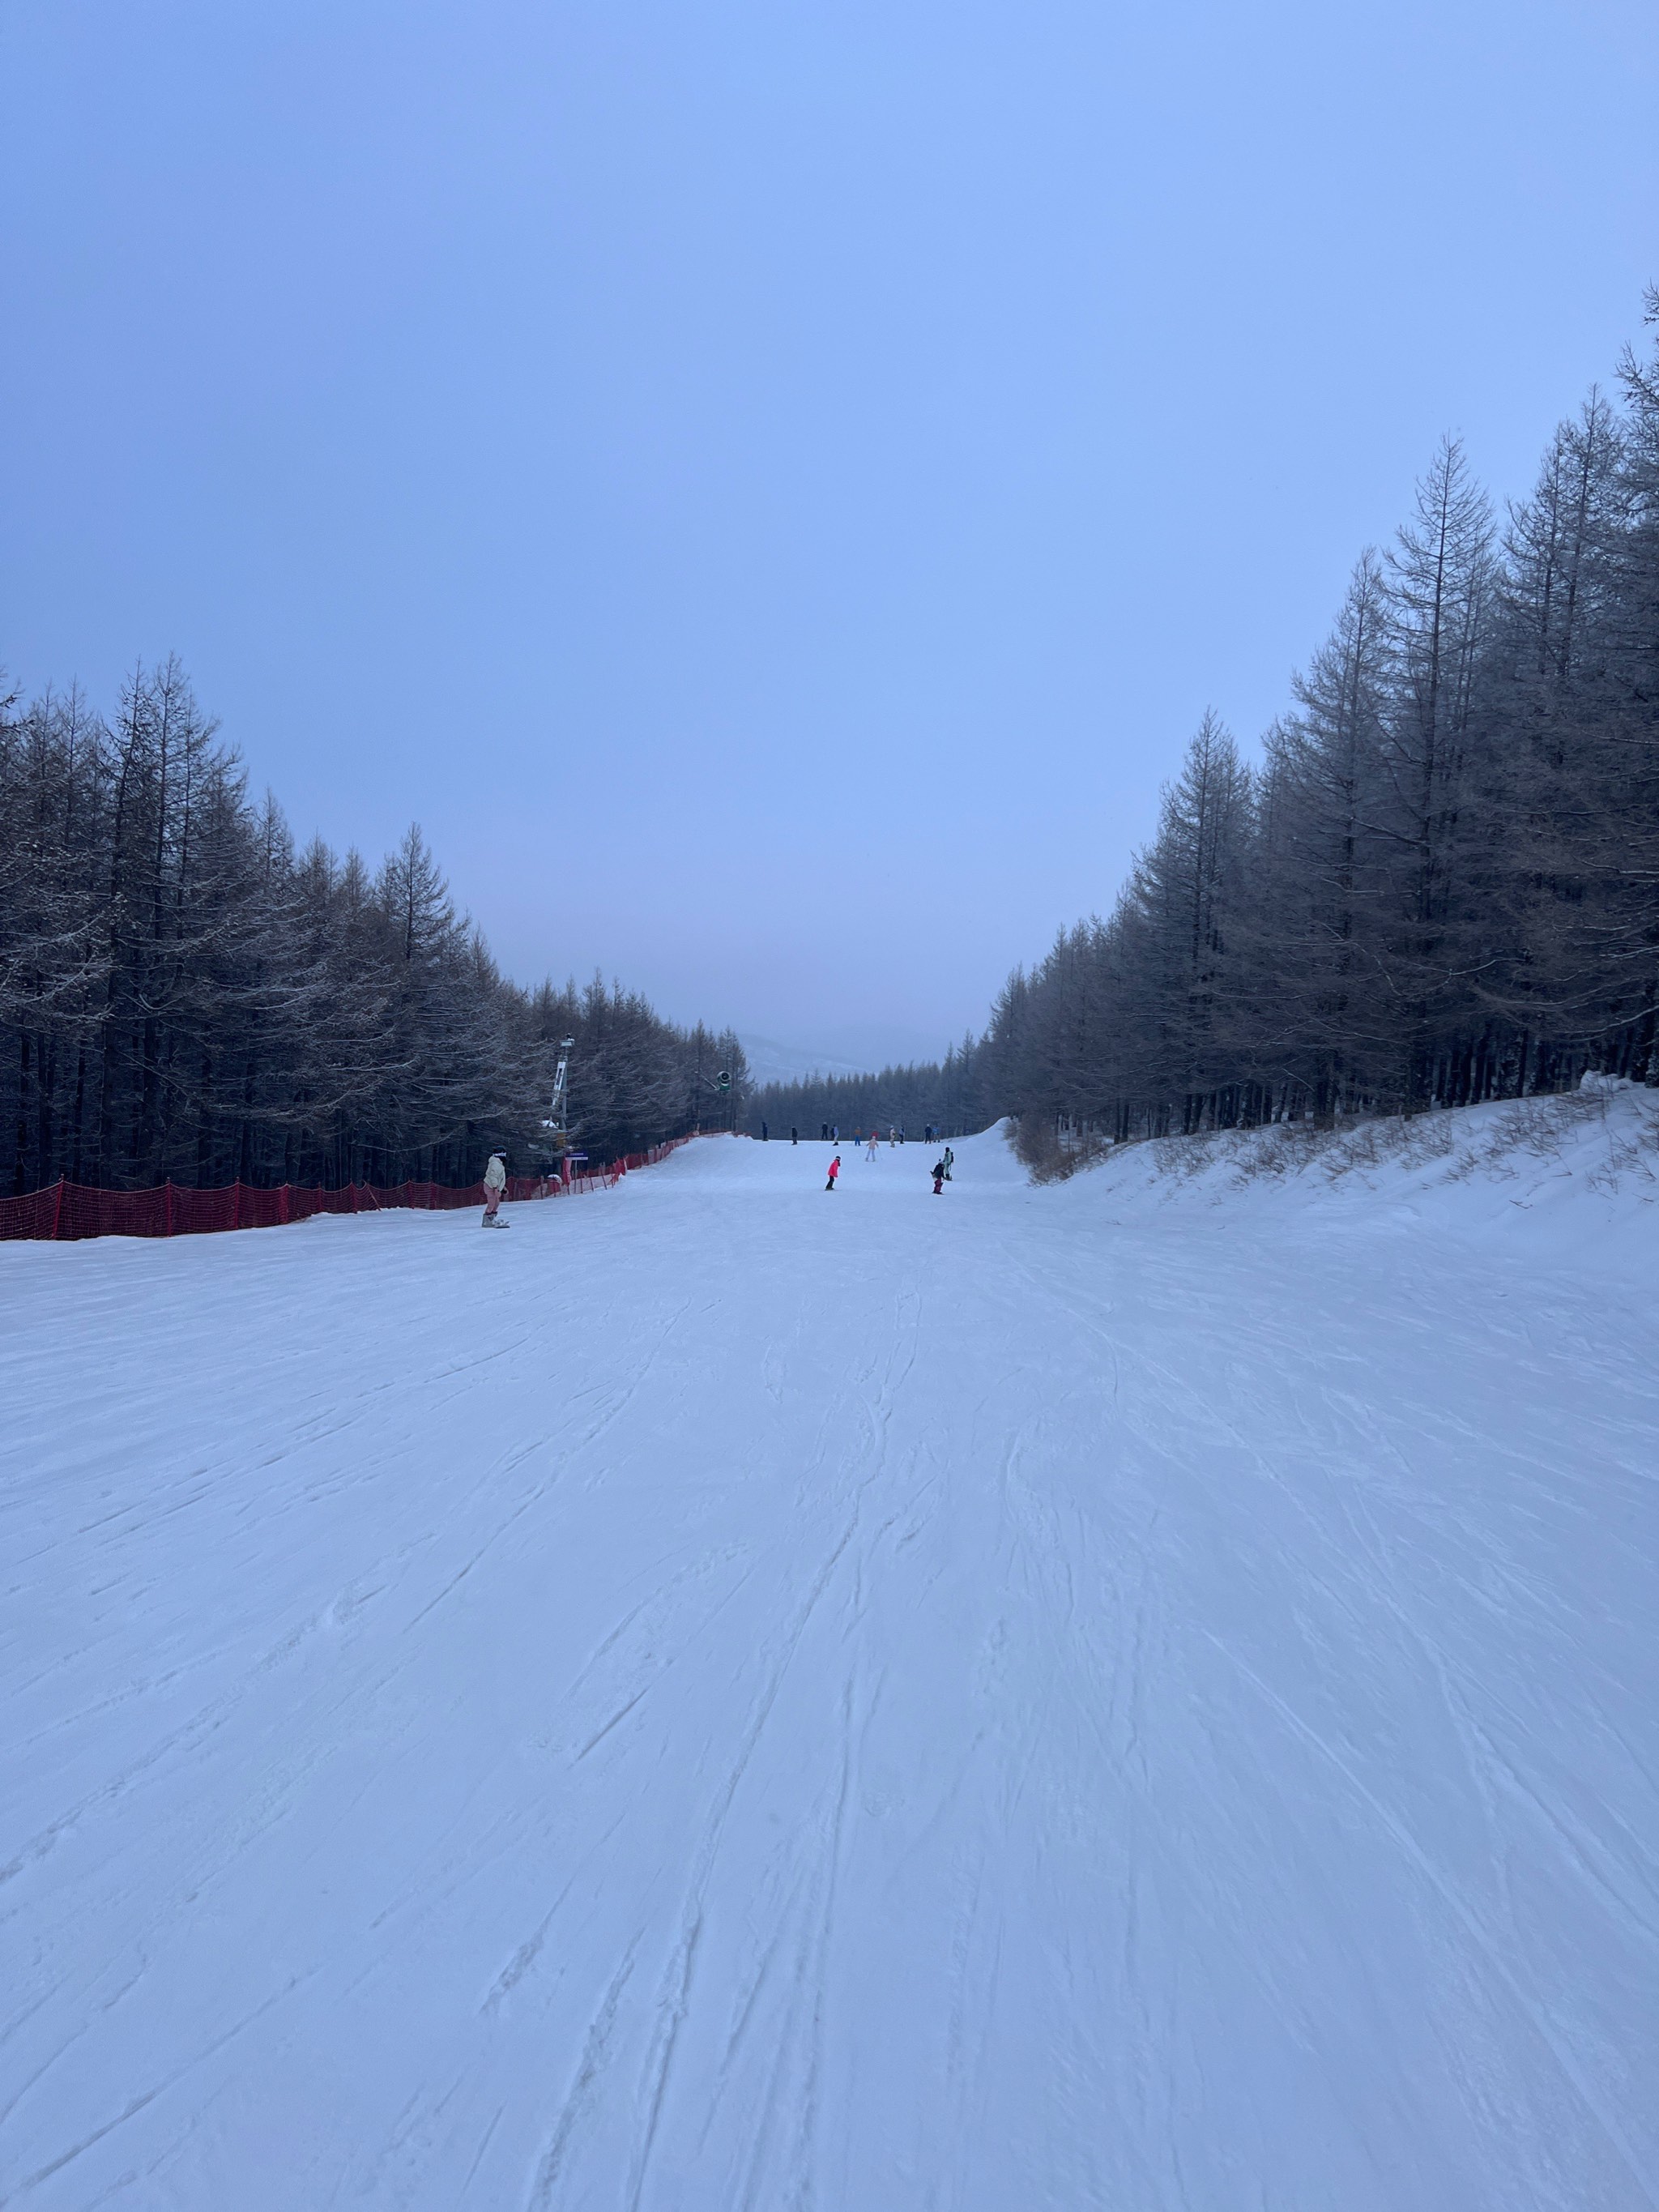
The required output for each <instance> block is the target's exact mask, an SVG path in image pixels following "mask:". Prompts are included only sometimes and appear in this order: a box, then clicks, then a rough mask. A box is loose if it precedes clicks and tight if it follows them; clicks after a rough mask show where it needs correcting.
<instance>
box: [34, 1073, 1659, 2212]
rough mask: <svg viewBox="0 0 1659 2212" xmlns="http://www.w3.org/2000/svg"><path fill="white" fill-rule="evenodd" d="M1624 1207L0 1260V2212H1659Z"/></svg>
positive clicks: (911, 1214) (347, 1243)
mask: <svg viewBox="0 0 1659 2212" xmlns="http://www.w3.org/2000/svg"><path fill="white" fill-rule="evenodd" d="M1614 1103H1615V1108H1616V1110H1617V1111H1618V1112H1620V1113H1626V1114H1627V1115H1628V1114H1633V1113H1634V1112H1635V1111H1636V1108H1635V1105H1634V1104H1633V1103H1632V1104H1630V1105H1628V1106H1626V1105H1624V1104H1620V1103H1619V1102H1614ZM1460 1126H1462V1127H1467V1129H1468V1130H1469V1131H1472V1132H1475V1133H1479V1132H1480V1130H1481V1129H1488V1130H1489V1129H1490V1127H1491V1126H1492V1124H1491V1121H1490V1117H1488V1118H1487V1120H1486V1121H1482V1120H1481V1117H1480V1116H1478V1115H1476V1116H1470V1117H1468V1121H1467V1122H1466V1123H1465V1124H1462V1125H1460ZM1632 1126H1633V1125H1632ZM1581 1137H1582V1143H1583V1145H1586V1146H1588V1145H1590V1144H1591V1143H1592V1141H1594V1142H1597V1143H1600V1142H1602V1141H1603V1139H1602V1138H1601V1137H1600V1136H1597V1135H1596V1133H1595V1132H1594V1131H1589V1132H1583V1133H1571V1132H1570V1133H1569V1140H1568V1141H1567V1142H1566V1143H1565V1146H1557V1148H1556V1150H1555V1151H1554V1152H1553V1153H1549V1152H1548V1147H1547V1146H1546V1147H1545V1148H1544V1149H1543V1151H1542V1152H1540V1151H1539V1150H1538V1149H1537V1148H1535V1147H1534V1148H1533V1150H1531V1151H1528V1150H1527V1149H1526V1148H1525V1147H1524V1146H1523V1147H1522V1152H1521V1154H1520V1155H1518V1156H1517V1158H1518V1165H1517V1164H1516V1163H1515V1162H1511V1163H1510V1164H1509V1165H1507V1166H1504V1165H1503V1164H1498V1165H1497V1166H1494V1165H1493V1164H1492V1163H1491V1162H1488V1163H1487V1164H1486V1165H1485V1166H1482V1167H1480V1168H1479V1169H1477V1170H1475V1171H1474V1172H1473V1173H1472V1174H1471V1175H1470V1176H1465V1177H1463V1178H1462V1179H1461V1180H1459V1179H1456V1178H1455V1177H1452V1178H1451V1179H1449V1167H1448V1162H1447V1160H1446V1159H1445V1158H1443V1157H1442V1158H1421V1157H1417V1156H1413V1157H1412V1158H1403V1157H1402V1158H1395V1159H1393V1160H1389V1159H1383V1161H1382V1162H1381V1163H1380V1164H1373V1165H1371V1166H1370V1167H1364V1168H1363V1170H1362V1169H1361V1168H1356V1169H1353V1170H1351V1171H1350V1173H1348V1174H1347V1175H1346V1176H1342V1177H1340V1178H1339V1179H1338V1180H1337V1181H1335V1182H1330V1181H1328V1180H1326V1181H1322V1180H1321V1178H1320V1176H1318V1175H1317V1174H1316V1173H1315V1172H1314V1171H1313V1170H1309V1169H1306V1168H1304V1167H1293V1168H1292V1170H1291V1171H1290V1172H1289V1173H1288V1174H1276V1173H1275V1174H1268V1173H1266V1172H1264V1173H1261V1174H1259V1175H1256V1176H1254V1177H1245V1178H1244V1180H1243V1182H1240V1180H1239V1178H1238V1176H1237V1173H1236V1172H1235V1170H1237V1164H1238V1159H1239V1158H1240V1157H1241V1156H1240V1155H1239V1153H1238V1149H1237V1146H1234V1147H1233V1148H1232V1150H1231V1152H1229V1151H1228V1150H1227V1149H1226V1148H1225V1147H1224V1148H1222V1149H1220V1150H1218V1151H1215V1152H1212V1153H1210V1154H1206V1155H1205V1157H1204V1160H1203V1161H1201V1162H1200V1163H1199V1164H1198V1165H1197V1167H1196V1169H1195V1170H1194V1171H1193V1172H1189V1173H1180V1174H1176V1175H1175V1176H1173V1178H1172V1176H1171V1174H1170V1172H1166V1173H1164V1175H1162V1176H1152V1175H1150V1174H1149V1172H1148V1164H1149V1159H1150V1155H1149V1154H1148V1153H1147V1152H1144V1151H1137V1152H1134V1153H1133V1155H1132V1156H1130V1157H1127V1158H1121V1159H1118V1160H1115V1161H1113V1162H1111V1163H1109V1164H1108V1165H1107V1166H1106V1167H1104V1168H1102V1169H1101V1170H1097V1171H1096V1172H1094V1173H1093V1174H1091V1175H1089V1176H1084V1177H1081V1178H1079V1179H1078V1180H1077V1181H1075V1182H1073V1183H1070V1184H1067V1185H1063V1186H1060V1187H1056V1188H1049V1189H1045V1190H1032V1189H1030V1188H1027V1187H1025V1186H1024V1183H1023V1182H1022V1181H1021V1179H1020V1177H1019V1176H1018V1170H1016V1168H1015V1165H1014V1163H1013V1161H1012V1158H1011V1156H1010V1155H1009V1153H1008V1152H1007V1151H1006V1147H1005V1146H1003V1145H1002V1144H1001V1142H1000V1139H998V1138H997V1137H995V1136H994V1135H993V1136H988V1137H986V1138H983V1139H976V1140H975V1141H974V1142H972V1143H966V1144H963V1145H961V1146H958V1147H957V1150H958V1152H959V1154H960V1160H959V1164H958V1168H957V1180H956V1182H954V1184H953V1185H952V1186H951V1188H948V1189H947V1191H946V1193H945V1195H944V1197H943V1198H941V1199H938V1200H936V1199H935V1198H934V1197H933V1195H932V1194H931V1189H930V1187H929V1184H928V1182H927V1177H926V1175H925V1173H924V1170H925V1168H926V1166H927V1158H928V1156H927V1154H926V1153H925V1152H923V1151H922V1149H921V1147H919V1146H908V1147H907V1148H905V1149H904V1150H903V1151H902V1152H890V1151H889V1150H887V1149H885V1148H884V1149H883V1151H882V1152H881V1154H880V1156H879V1158H878V1160H876V1161H875V1162H874V1163H873V1164H872V1163H869V1162H867V1161H866V1160H865V1159H864V1158H863V1157H862V1155H861V1153H860V1152H857V1151H855V1150H854V1147H852V1146H848V1147H847V1148H846V1150H845V1154H844V1157H845V1161H846V1166H845V1170H844V1174H843V1178H842V1189H841V1190H840V1191H839V1192H838V1193H837V1194H836V1195H835V1196H833V1197H829V1196H826V1195H825V1194H823V1190H822V1187H821V1186H822V1182H823V1164H824V1160H825V1157H826V1156H825V1154H824V1152H823V1149H822V1148H821V1147H819V1146H816V1145H814V1146H811V1147H807V1146H803V1147H801V1148H800V1149H799V1151H793V1150H791V1149H790V1148H789V1147H787V1146H780V1145H772V1146H767V1147H764V1148H763V1147H762V1146H759V1145H756V1144H751V1143H748V1142H743V1141H733V1140H730V1139H720V1140H708V1141H705V1142H703V1143H702V1144H700V1145H696V1146H691V1147H690V1148H688V1150H687V1151H686V1152H684V1153H682V1154H680V1155H678V1157H676V1158H674V1159H672V1160H671V1161H670V1162H669V1163H667V1164H665V1165H664V1166H662V1167H660V1168H657V1169H653V1170H650V1171H649V1172H648V1173H646V1174H641V1175H639V1176H634V1177H630V1178H629V1182H627V1184H626V1185H624V1186H623V1188H621V1189H619V1190H617V1191H616V1192H614V1193H611V1194H605V1195H603V1196H600V1195H595V1196H593V1197H591V1198H587V1199H584V1200H580V1201H570V1202H561V1203H558V1204H554V1205H544V1206H519V1207H516V1208H514V1209H513V1230H512V1233H511V1234H510V1235H508V1236H483V1235H481V1234H480V1233H479V1231H478V1230H477V1227H476V1225H474V1221H473V1218H472V1217H471V1216H466V1215H462V1216H450V1215H424V1214H406V1215H387V1216H386V1217H384V1218H378V1219H368V1220H357V1221H350V1220H332V1219H327V1220H319V1221H316V1222H313V1223H311V1224H308V1225H305V1226H304V1227H300V1228H293V1229H286V1230H279V1231H269V1232H264V1233H258V1234H248V1235H242V1236H227V1237H203V1238H200V1239H194V1240H184V1241H180V1242H178V1243H172V1244H166V1245H155V1244H142V1243H125V1242H118V1241H109V1242H106V1243H97V1244H88V1245H82V1246H78V1247H70V1248H66V1249H53V1248H46V1247H33V1248H21V1249H20V1248H15V1247H14V1248H9V1249H6V1250H4V1251H3V1252H0V1321H3V1334H0V1405H3V1443H0V1453H3V1479H0V1563H3V1574H0V1588H3V1593H4V1601H3V1610H0V1685H3V1692H4V1697H3V1723H0V1759H3V1774H4V1784H3V1790H0V2203H3V2204H5V2205H8V2206H10V2205H19V2206H26V2207H28V2208H30V2212H35V2208H40V2212H46V2208H55V2212H62V2208H71V2207H72V2208H76V2212H79V2208H90V2207H92V2206H94V2205H106V2204H107V2205H113V2206H117V2207H120V2206H127V2205H131V2206H133V2207H142V2208H146V2212H148V2208H152V2207H166V2208H185V2212H310V2208H313V2207H324V2206H331V2205H341V2206H343V2205H348V2204H368V2205H374V2206H377V2207H378V2206H408V2207H418V2208H423V2212H455V2209H456V2208H459V2207H469V2208H470V2207H477V2208H497V2207H504V2208H506V2207H510V2208H520V2207H523V2208H531V2207H556V2208H573V2207H584V2208H587V2207H591V2208H594V2212H635V2208H641V2207H648V2208H653V2212H738V2208H741V2207H749V2208H753V2212H778V2208H783V2207H789V2206H797V2205H800V2206H805V2205H814V2206H817V2207H819V2208H821V2212H912V2208H914V2212H922V2208H939V2212H946V2209H947V2208H951V2212H1030V2208H1039V2207H1066V2208H1072V2207H1085V2206H1086V2207H1094V2206H1098V2207H1103V2208H1111V2212H1176V2208H1182V2212H1241V2208H1246V2207H1255V2208H1263V2212H1267V2208H1271V2212H1530V2208H1541V2207H1551V2208H1556V2207H1559V2208H1569V2207H1570V2208H1573V2212H1585V2208H1595V2212H1625V2208H1632V2212H1633V2208H1638V2207H1649V2206H1651V2205H1653V2204H1654V2203H1656V2201H1659V2094H1656V2082H1659V2065H1656V2058H1659V2048H1656V2045H1659V2033H1656V2027H1659V2007H1656V1992H1659V1974H1656V1966H1659V1959H1656V1950H1659V1899H1656V1885H1655V1879H1654V1874H1655V1863H1654V1851H1655V1841H1656V1833H1659V1824H1656V1819H1655V1814H1656V1803H1655V1778H1656V1775H1659V1755H1656V1746H1655V1741H1654V1738H1655V1721H1654V1714H1655V1698H1654V1692H1655V1690H1656V1687H1659V1679H1656V1668H1655V1663H1654V1662H1655V1647H1656V1603H1655V1592H1656V1588H1659V1584H1656V1580H1655V1576H1654V1566H1655V1559H1654V1552H1655V1544H1654V1526H1655V1522H1654V1514H1653V1492H1654V1477H1655V1473H1656V1465H1659V1444H1656V1437H1659V1370H1656V1360H1655V1346H1656V1338H1655V1322H1656V1318H1659V1296H1656V1276H1655V1271H1654V1268H1653V1266H1652V1254H1653V1249H1654V1243H1655V1233H1656V1230H1659V1207H1656V1206H1653V1205H1652V1204H1651V1203H1650V1195H1651V1193H1652V1191H1653V1189H1654V1188H1655V1186H1654V1185H1653V1182H1652V1177H1651V1174H1650V1172H1649V1171H1648V1170H1647V1169H1645V1168H1643V1169H1640V1170H1632V1172H1631V1173H1629V1174H1627V1175H1626V1176H1625V1177H1624V1179H1623V1180H1622V1181H1619V1182H1616V1184H1615V1183H1614V1182H1612V1181H1610V1180H1609V1179H1608V1178H1607V1177H1605V1176H1602V1177H1599V1178H1598V1177H1597V1176H1594V1175H1590V1174H1588V1173H1587V1172H1586V1170H1587V1164H1589V1166H1593V1165H1594V1160H1593V1159H1592V1157H1591V1154H1590V1153H1589V1152H1583V1151H1580V1150H1575V1149H1574V1148H1575V1147H1576V1146H1580V1143H1581ZM1472 1143H1473V1139H1471V1144H1472ZM1465 1151H1466V1152H1469V1157H1470V1158H1473V1152H1471V1151H1470V1147H1469V1146H1465ZM1546 1155H1547V1156H1546ZM1595 1158H1600V1155H1599V1154H1598V1155H1595ZM1229 1162H1231V1165H1229ZM1174 1164H1175V1166H1176V1167H1177V1168H1178V1167H1179V1163H1178V1162H1176V1163H1174ZM1168 1165H1169V1164H1168V1163H1166V1167H1167V1166H1168ZM1190 1165H1191V1164H1190V1163H1189V1166H1190ZM1281 1165H1282V1163H1281ZM1452 1165H1453V1166H1455V1165H1456V1162H1455V1161H1454V1162H1453V1163H1452ZM1644 1178H1645V1179H1644ZM1603 1186H1605V1187H1603Z"/></svg>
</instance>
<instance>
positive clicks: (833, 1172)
mask: <svg viewBox="0 0 1659 2212" xmlns="http://www.w3.org/2000/svg"><path fill="white" fill-rule="evenodd" d="M840 1173H841V1154H840V1153H839V1152H837V1153H836V1157H835V1158H834V1159H833V1160H831V1161H830V1163H829V1182H827V1183H825V1185H824V1186H823V1187H824V1188H825V1189H826V1190H833V1189H834V1188H835V1187H836V1176H838V1175H839V1174H840Z"/></svg>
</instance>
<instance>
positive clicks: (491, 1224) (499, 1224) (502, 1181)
mask: <svg viewBox="0 0 1659 2212" xmlns="http://www.w3.org/2000/svg"><path fill="white" fill-rule="evenodd" d="M483 1185H484V1210H483V1221H482V1222H481V1223H480V1224H479V1226H480V1228H483V1229H505V1228H506V1227H507V1224H506V1222H504V1221H503V1220H501V1218H500V1217H499V1216H498V1215H497V1213H496V1212H495V1209H496V1207H497V1206H499V1205H500V1204H501V1193H502V1192H503V1191H504V1190H505V1189H506V1188H507V1162H506V1161H505V1160H504V1159H503V1158H501V1154H500V1153H499V1152H492V1153H491V1154H490V1155H489V1166H488V1167H487V1168H486V1169H485V1170H484V1176H483Z"/></svg>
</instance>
